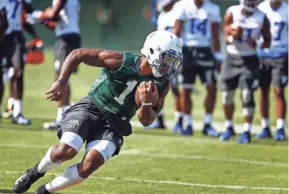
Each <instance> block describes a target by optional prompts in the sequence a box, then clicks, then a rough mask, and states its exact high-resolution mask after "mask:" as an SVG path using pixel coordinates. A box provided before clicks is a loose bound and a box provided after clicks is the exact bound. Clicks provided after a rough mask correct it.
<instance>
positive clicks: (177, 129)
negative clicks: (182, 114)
mask: <svg viewBox="0 0 289 194" xmlns="http://www.w3.org/2000/svg"><path fill="white" fill-rule="evenodd" d="M182 129H183V126H182V123H181V122H177V123H176V124H175V126H174V127H173V129H172V132H174V133H181V132H182Z"/></svg>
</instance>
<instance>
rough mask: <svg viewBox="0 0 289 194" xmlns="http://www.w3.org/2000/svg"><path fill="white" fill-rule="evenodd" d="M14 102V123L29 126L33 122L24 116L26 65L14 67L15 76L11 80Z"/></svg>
mask: <svg viewBox="0 0 289 194" xmlns="http://www.w3.org/2000/svg"><path fill="white" fill-rule="evenodd" d="M11 88H12V97H13V98H14V100H13V123H16V124H20V125H29V124H31V120H29V119H27V118H25V117H24V116H23V114H22V109H23V92H24V64H23V65H16V66H14V75H13V77H12V79H11Z"/></svg>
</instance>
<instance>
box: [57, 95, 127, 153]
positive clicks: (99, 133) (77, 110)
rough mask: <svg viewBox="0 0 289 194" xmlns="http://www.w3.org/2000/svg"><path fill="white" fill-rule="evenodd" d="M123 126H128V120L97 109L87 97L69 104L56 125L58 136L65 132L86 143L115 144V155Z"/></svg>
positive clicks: (118, 147) (117, 151) (119, 147)
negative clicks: (109, 142)
mask: <svg viewBox="0 0 289 194" xmlns="http://www.w3.org/2000/svg"><path fill="white" fill-rule="evenodd" d="M123 128H126V129H127V128H130V130H131V125H130V123H129V121H124V120H121V119H120V118H118V117H115V116H110V115H108V114H106V113H104V112H102V111H101V110H100V109H98V108H97V107H96V106H95V105H94V104H93V102H92V101H91V100H90V99H89V97H85V98H84V99H82V100H81V101H80V102H78V103H76V104H74V105H73V106H71V107H70V108H69V109H68V110H67V111H66V112H65V113H64V114H63V118H62V120H61V121H60V124H59V126H58V137H59V139H61V136H62V134H63V133H65V132H73V133H76V134H78V135H79V136H80V137H81V138H82V140H83V142H86V144H88V143H89V142H92V141H95V140H108V141H111V142H113V143H114V144H115V145H116V151H115V153H114V155H117V154H118V153H119V151H120V149H121V147H122V144H123V134H122V133H121V131H122V129H123Z"/></svg>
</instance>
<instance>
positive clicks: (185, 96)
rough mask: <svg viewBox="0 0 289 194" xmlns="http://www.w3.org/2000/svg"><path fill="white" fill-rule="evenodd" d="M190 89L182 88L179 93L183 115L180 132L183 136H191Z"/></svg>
mask: <svg viewBox="0 0 289 194" xmlns="http://www.w3.org/2000/svg"><path fill="white" fill-rule="evenodd" d="M191 93H192V89H191V88H189V87H188V88H183V89H182V91H181V108H182V112H183V113H184V115H183V122H184V129H183V131H182V134H183V135H193V126H192V125H193V119H192V114H191V110H192V106H193V102H192V99H191Z"/></svg>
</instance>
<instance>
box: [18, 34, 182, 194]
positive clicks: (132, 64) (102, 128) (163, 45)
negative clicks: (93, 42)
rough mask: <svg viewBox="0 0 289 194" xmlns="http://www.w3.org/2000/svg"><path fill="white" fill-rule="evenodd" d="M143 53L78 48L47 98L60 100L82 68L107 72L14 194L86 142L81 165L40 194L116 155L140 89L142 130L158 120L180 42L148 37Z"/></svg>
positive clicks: (70, 113) (179, 56) (68, 117)
mask: <svg viewBox="0 0 289 194" xmlns="http://www.w3.org/2000/svg"><path fill="white" fill-rule="evenodd" d="M141 52H142V54H143V55H142V56H141V55H136V54H133V53H129V52H124V53H120V52H116V51H106V50H101V49H77V50H74V51H73V52H72V53H71V54H70V55H69V56H68V57H67V59H66V60H65V62H64V64H63V67H62V69H61V73H60V76H59V79H58V80H57V81H56V82H55V83H54V84H53V85H52V88H51V90H50V91H49V92H48V93H47V98H48V99H50V100H52V101H55V100H56V101H57V100H60V99H61V98H62V95H63V93H64V90H65V84H66V83H67V81H68V79H69V77H70V75H71V73H72V72H73V71H74V70H75V69H76V68H77V67H78V65H79V64H80V63H82V62H83V63H86V64H87V65H90V66H93V67H103V68H104V69H103V71H102V73H101V75H100V76H99V77H98V79H96V81H95V83H94V84H93V86H92V88H91V90H90V92H89V94H88V97H86V98H84V99H83V100H81V101H80V102H79V103H77V104H75V105H73V106H72V107H71V108H70V109H69V110H68V111H67V112H65V115H64V117H63V119H62V120H61V123H60V130H61V131H60V132H61V133H60V135H61V139H60V143H59V144H58V145H56V146H54V147H51V148H50V149H49V150H48V151H47V153H46V155H45V157H44V158H43V159H42V160H41V161H40V163H38V164H37V165H36V166H35V167H33V168H32V169H29V170H27V171H26V173H25V174H24V175H22V176H21V177H20V178H19V179H17V180H16V183H15V186H14V191H15V192H16V193H23V192H25V191H27V190H28V189H29V187H30V186H31V184H33V183H34V182H35V181H36V180H38V179H39V178H41V177H42V176H44V174H45V173H46V172H47V171H48V170H50V169H53V168H56V167H57V166H59V165H61V164H62V163H63V162H65V161H67V160H70V159H72V158H73V157H74V156H75V155H76V154H77V152H78V151H79V150H80V148H81V146H82V144H83V143H84V142H85V141H86V143H87V146H86V153H85V156H84V158H83V160H82V162H80V163H79V164H76V165H72V166H70V167H69V168H67V169H66V170H65V172H64V173H63V174H62V175H59V176H57V177H56V178H55V179H54V180H52V181H51V182H50V183H48V184H46V185H42V186H40V187H39V188H38V189H37V191H36V193H37V194H49V193H54V192H56V191H59V190H62V189H65V188H67V187H70V186H73V185H75V184H79V183H81V182H82V181H84V180H85V179H86V178H87V177H88V176H89V175H90V174H92V173H93V172H94V171H95V170H97V169H98V168H99V167H101V166H102V165H103V164H104V163H105V162H106V161H107V160H108V159H109V158H110V157H112V156H114V155H117V154H118V152H119V151H120V149H121V146H122V144H123V136H128V135H130V134H131V133H132V129H131V125H130V123H129V120H130V119H131V118H132V117H133V116H134V115H135V113H136V110H137V109H138V108H139V107H138V106H137V104H136V102H137V101H135V92H136V90H137V91H138V95H137V97H138V98H139V101H140V103H141V104H139V106H140V110H139V113H138V118H139V121H140V122H141V123H142V124H143V125H144V126H148V125H150V124H151V123H152V122H153V121H154V119H155V118H156V116H157V114H158V112H159V111H160V110H161V108H162V106H163V104H164V100H165V97H166V95H167V94H168V92H169V88H170V84H169V81H168V80H169V79H171V78H172V77H174V76H176V74H177V72H178V67H179V65H180V64H181V62H182V47H181V42H180V40H179V39H178V38H177V37H176V36H175V35H174V34H172V33H170V32H166V31H156V32H153V33H151V34H150V35H149V36H148V37H147V39H146V41H145V44H144V47H143V49H142V51H141ZM147 81H149V82H147ZM137 86H138V88H137ZM157 96H159V97H157ZM153 103H154V105H153ZM62 133H63V134H62Z"/></svg>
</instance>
